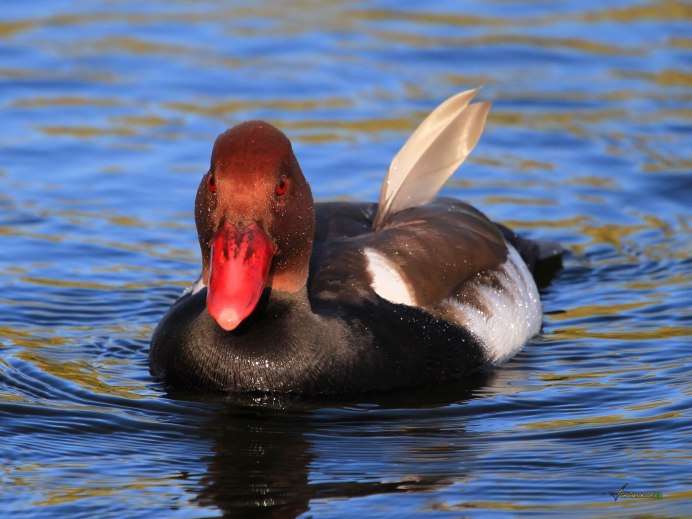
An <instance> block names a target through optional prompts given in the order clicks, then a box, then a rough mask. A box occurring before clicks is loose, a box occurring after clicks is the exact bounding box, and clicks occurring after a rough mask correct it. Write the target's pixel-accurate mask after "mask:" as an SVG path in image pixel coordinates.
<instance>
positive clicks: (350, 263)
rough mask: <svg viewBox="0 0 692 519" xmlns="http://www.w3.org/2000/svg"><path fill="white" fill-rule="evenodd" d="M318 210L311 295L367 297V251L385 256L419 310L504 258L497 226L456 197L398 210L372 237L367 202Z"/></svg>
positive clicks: (499, 262)
mask: <svg viewBox="0 0 692 519" xmlns="http://www.w3.org/2000/svg"><path fill="white" fill-rule="evenodd" d="M319 205H321V204H319ZM319 205H318V210H317V217H318V219H317V223H318V230H317V238H318V239H317V240H316V244H315V245H316V247H315V252H314V254H313V261H312V266H311V279H310V282H309V289H310V292H311V295H312V296H315V297H323V298H332V297H337V294H341V295H339V296H338V297H343V296H345V295H346V294H350V295H352V296H353V297H373V295H372V289H371V288H370V284H371V281H372V279H371V277H370V274H369V273H368V269H367V258H366V255H365V251H368V250H374V251H376V252H377V253H379V254H380V255H382V256H383V257H385V258H387V260H388V262H390V263H391V265H392V266H393V267H394V268H395V269H396V270H397V271H398V272H399V274H400V275H401V276H402V277H404V278H405V281H406V282H407V283H408V285H409V287H408V288H409V290H410V291H412V292H413V293H414V294H415V301H416V306H421V307H424V306H429V305H434V304H437V303H439V302H440V301H442V300H443V299H445V298H446V297H448V296H449V295H450V293H451V292H452V291H453V289H454V288H455V287H457V286H458V285H459V284H460V283H462V282H463V281H464V280H466V279H468V278H470V277H471V276H474V275H476V274H477V273H478V272H481V271H483V270H488V269H493V268H496V267H497V266H498V265H500V264H501V263H502V262H503V261H504V260H505V258H506V256H507V247H506V245H505V241H504V238H503V236H502V233H501V232H500V231H499V229H498V228H497V227H496V226H495V225H494V224H493V223H492V222H491V221H490V220H488V219H487V218H486V217H485V216H484V215H483V214H482V213H481V212H479V211H477V210H476V209H474V208H473V207H471V206H470V205H468V204H465V203H463V202H460V201H458V200H453V199H444V198H443V199H438V200H436V201H434V202H432V203H429V204H426V205H423V206H418V207H414V208H409V209H405V210H403V211H400V212H398V213H396V214H394V215H390V217H389V218H388V220H387V222H386V224H385V225H384V226H383V227H382V228H381V229H380V230H378V231H376V232H372V230H371V229H368V225H371V224H372V216H371V215H372V214H374V210H373V209H374V208H373V204H369V205H366V204H362V205H361V204H356V205H350V204H349V206H350V208H349V207H346V206H341V207H337V206H332V207H324V206H323V207H322V208H320V207H319ZM327 205H331V204H327ZM360 231H362V232H360Z"/></svg>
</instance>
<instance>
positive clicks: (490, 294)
mask: <svg viewBox="0 0 692 519" xmlns="http://www.w3.org/2000/svg"><path fill="white" fill-rule="evenodd" d="M507 248H508V249H509V254H508V255H507V260H506V261H505V262H504V263H503V264H502V265H500V266H499V267H498V268H497V270H496V274H497V277H498V279H499V281H500V285H501V288H494V287H489V286H486V285H482V284H478V285H477V287H476V288H477V290H478V292H479V295H480V297H479V299H480V302H481V304H482V306H485V307H486V308H488V312H487V314H486V312H485V311H483V310H479V309H478V308H476V307H474V306H473V305H471V304H468V303H465V302H464V301H459V300H458V299H447V300H446V301H445V303H446V304H447V305H449V306H450V307H451V308H452V310H453V311H454V313H455V315H456V317H457V322H458V323H459V324H461V325H462V326H464V327H465V328H467V329H468V330H469V331H471V332H472V333H474V334H475V335H476V336H477V337H478V338H479V339H480V340H481V342H482V343H483V347H484V348H485V351H486V355H487V356H488V358H489V359H490V361H491V362H492V363H493V364H500V363H502V362H504V361H505V360H507V359H509V358H511V357H512V356H514V355H515V354H516V353H517V352H518V351H519V350H521V348H522V347H523V346H524V344H526V342H527V341H528V340H529V339H530V338H531V337H533V336H534V335H536V334H537V333H538V332H539V331H540V330H541V322H542V314H543V311H542V308H541V300H540V298H539V296H538V289H537V288H536V283H535V282H534V280H533V277H532V276H531V273H530V272H529V269H528V268H527V266H526V264H525V263H524V261H523V260H522V259H521V256H519V253H518V252H517V251H516V249H515V248H514V247H512V246H511V245H509V244H507Z"/></svg>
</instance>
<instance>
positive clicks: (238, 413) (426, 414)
mask: <svg viewBox="0 0 692 519" xmlns="http://www.w3.org/2000/svg"><path fill="white" fill-rule="evenodd" d="M494 378H495V373H484V374H479V375H476V376H474V377H472V378H470V379H467V380H465V381H463V382H460V383H455V384H453V385H445V386H441V387H436V388H426V389H417V390H402V391H397V392H390V393H387V394H371V395H359V396H357V397H354V396H351V397H344V398H342V399H339V400H334V399H333V398H332V399H330V400H316V399H311V400H306V399H301V398H298V397H285V396H274V395H272V396H268V395H232V396H223V397H220V396H205V397H200V396H199V395H198V396H193V395H190V394H187V395H183V394H180V393H177V394H175V395H169V396H172V397H173V398H182V399H185V400H187V401H188V402H189V401H190V400H198V401H199V400H203V401H205V402H209V401H210V400H211V401H216V402H218V403H220V404H221V406H220V408H219V409H218V411H217V412H215V414H214V415H213V417H212V419H211V420H210V421H209V422H208V423H204V424H201V426H200V431H199V433H200V435H201V436H202V437H203V438H204V439H208V440H211V442H212V445H213V451H214V454H213V455H212V456H210V457H209V458H208V459H205V460H203V461H204V462H205V463H206V464H207V466H208V468H207V472H206V474H204V475H203V476H202V477H201V478H200V480H199V489H198V491H197V497H196V499H195V502H196V503H197V504H198V505H200V506H203V507H205V508H212V507H213V508H218V509H219V510H221V511H222V512H223V514H224V516H225V517H250V516H252V517H295V516H297V515H300V514H302V513H305V512H306V511H308V510H309V509H310V503H311V501H312V500H315V499H345V498H353V497H365V496H371V495H377V494H394V493H406V492H426V491H430V490H433V489H435V488H438V487H440V486H443V485H447V484H450V483H451V477H450V473H449V467H448V466H446V467H435V466H434V463H433V464H432V465H431V463H429V462H425V463H423V464H421V462H420V461H417V462H412V463H408V462H407V460H406V459H402V460H400V461H401V463H402V464H403V465H404V466H405V470H404V472H402V473H401V474H396V473H389V474H387V470H388V469H387V463H383V462H382V460H381V459H378V458H379V457H380V456H381V455H382V452H383V450H389V448H390V446H391V447H392V448H394V450H395V451H396V448H397V445H398V448H399V449H402V453H403V454H404V455H406V454H407V450H406V448H405V447H402V445H404V444H407V443H411V440H416V439H419V438H420V437H421V436H423V437H426V435H430V436H431V437H435V436H436V435H438V434H439V431H438V430H437V429H435V428H434V427H433V428H432V429H430V430H428V429H426V428H425V427H417V426H418V424H420V420H421V419H423V420H426V419H427V422H426V423H429V422H430V421H432V422H433V423H434V422H435V419H442V420H445V418H446V417H449V416H452V417H454V416H455V415H456V414H458V412H459V411H458V409H459V406H458V404H462V403H465V402H468V401H469V400H471V399H473V398H474V395H475V393H476V392H477V390H479V389H481V388H487V387H488V386H490V385H492V382H493V379H494ZM457 421H462V426H461V428H460V430H459V431H458V438H457V439H458V440H459V442H458V443H455V446H453V447H452V448H453V449H457V450H464V448H463V446H464V445H467V444H468V442H467V441H465V440H464V430H463V419H460V418H458V417H457ZM370 436H372V438H373V441H374V444H372V445H371V446H370V443H371V442H370V441H369V440H368V439H367V437H370ZM455 436H457V433H455ZM364 437H366V440H365V441H366V445H363V444H362V442H363V441H364V440H363V438H364ZM383 437H384V440H383ZM383 441H384V442H386V443H385V444H386V446H387V448H386V449H385V448H384V444H383V443H382V442H383ZM389 442H392V443H389ZM397 442H398V443H397ZM413 443H415V441H414V442H413ZM423 443H426V444H427V443H428V441H427V440H426V441H425V442H423ZM349 444H350V445H349ZM445 448H446V449H448V448H449V447H445ZM325 452H326V454H325ZM468 455H469V454H468V453H465V452H462V453H460V452H454V453H451V454H450V456H451V457H452V458H459V457H462V458H465V456H468ZM447 456H448V455H447V452H446V451H445V452H444V453H443V457H447ZM344 457H346V458H347V459H346V460H344ZM325 458H326V459H325ZM317 461H321V462H327V463H333V462H336V463H339V462H342V461H344V462H345V463H344V464H343V465H344V466H343V467H342V468H343V470H341V471H340V472H339V476H338V477H337V478H330V477H324V476H322V479H326V481H320V480H319V479H320V475H319V474H317V475H315V474H311V469H312V467H313V464H314V463H315V462H317ZM373 464H377V465H378V466H380V468H381V469H382V471H376V472H374V473H373V472H372V470H369V471H367V472H366V471H365V470H364V469H363V467H372V466H373ZM380 464H381V465H380ZM454 466H455V469H456V470H455V473H454V478H455V479H456V478H459V477H464V476H465V474H463V473H460V471H461V470H463V469H461V467H459V466H458V465H457V464H456V463H455V464H454ZM359 467H361V468H360V469H359ZM417 467H420V469H421V470H420V473H416V472H415V470H416V468H417Z"/></svg>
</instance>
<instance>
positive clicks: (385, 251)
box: [150, 92, 559, 394]
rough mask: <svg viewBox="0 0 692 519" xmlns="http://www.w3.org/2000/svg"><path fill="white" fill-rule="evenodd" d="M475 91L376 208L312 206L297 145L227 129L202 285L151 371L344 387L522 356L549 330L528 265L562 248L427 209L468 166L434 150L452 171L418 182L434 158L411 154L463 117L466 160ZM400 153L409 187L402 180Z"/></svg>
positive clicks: (168, 332) (177, 311) (216, 381)
mask: <svg viewBox="0 0 692 519" xmlns="http://www.w3.org/2000/svg"><path fill="white" fill-rule="evenodd" d="M473 93H474V92H470V93H469V92H467V93H464V94H460V95H459V96H456V97H455V98H452V99H451V100H450V101H448V102H447V103H445V104H444V105H442V107H440V108H438V110H436V112H439V111H440V109H441V108H444V107H445V105H448V104H449V103H450V102H451V101H454V100H455V99H456V100H457V102H459V99H460V98H462V96H465V97H463V98H462V99H461V103H462V104H463V106H461V105H457V106H456V107H455V106H452V109H453V110H452V111H453V112H454V113H453V114H452V115H453V117H452V116H449V115H447V114H443V115H442V116H440V114H439V113H438V114H437V116H436V112H433V114H432V115H431V116H430V117H429V118H428V120H426V122H424V123H423V124H422V125H421V127H420V128H419V129H418V130H417V132H416V133H414V135H413V136H412V138H411V139H410V140H409V143H407V145H406V146H405V147H404V148H403V149H402V151H401V152H400V153H399V154H398V155H397V157H395V160H394V161H393V164H392V167H390V173H389V175H388V178H387V182H386V185H385V188H384V189H383V196H382V199H381V201H380V204H379V205H378V204H350V203H324V204H315V205H313V204H312V198H311V195H310V192H309V187H307V183H306V182H305V180H304V178H303V177H302V173H301V172H300V168H299V166H298V165H297V161H295V157H294V156H293V153H292V151H291V150H290V143H288V140H287V139H286V138H285V137H284V136H283V134H281V133H280V132H278V130H276V129H274V128H273V127H271V126H270V125H267V123H260V122H254V123H245V125H241V126H238V127H235V128H233V129H231V130H229V131H228V132H226V133H225V134H223V135H222V136H221V137H220V138H219V139H218V140H217V143H216V145H215V148H214V154H213V155H212V166H211V168H210V172H209V173H207V175H205V179H203V181H202V183H201V184H200V189H199V191H198V196H197V211H196V219H197V226H198V232H199V234H200V244H201V247H202V256H203V268H202V276H201V278H200V280H199V281H198V282H197V283H196V284H195V285H194V286H193V287H191V289H190V290H188V291H187V293H185V294H184V295H183V296H182V297H181V298H180V299H179V300H178V301H176V303H174V305H173V306H172V307H171V309H170V311H169V312H168V314H167V315H166V316H165V317H164V318H163V320H162V321H161V323H159V325H158V327H157V329H156V331H155V333H154V337H153V339H152V344H151V352H150V365H151V370H152V373H154V374H155V375H158V376H160V377H162V378H163V379H164V380H165V381H166V382H167V383H168V384H169V385H171V386H174V387H186V388H197V389H214V390H226V391H277V392H299V393H308V394H317V393H344V392H358V391H367V390H382V389H389V388H394V387H404V386H414V385H430V384H436V383H440V382H444V381H449V380H454V379H459V378H462V377H464V376H466V375H468V374H470V373H472V372H475V371H478V370H479V369H481V368H483V367H485V366H488V365H492V364H497V363H499V362H502V361H504V360H506V359H507V358H509V357H511V356H512V355H513V354H514V353H516V352H517V351H518V350H519V349H520V348H521V347H522V346H523V345H524V344H525V343H526V341H527V340H528V339H530V338H531V337H532V336H534V335H535V334H536V333H538V331H539V330H540V326H541V304H540V300H539V297H538V291H537V289H536V285H535V283H534V280H533V278H532V274H531V272H532V270H533V268H534V266H535V265H536V264H537V262H540V261H541V260H544V259H545V258H546V257H548V256H554V255H558V254H559V250H558V249H553V250H548V249H546V248H545V247H541V246H539V245H538V244H536V243H534V242H531V241H529V240H524V239H521V238H518V237H517V236H515V235H514V234H513V233H511V231H509V230H507V229H505V228H503V227H501V226H498V225H496V224H493V223H492V222H491V221H490V220H488V219H487V218H486V217H485V216H484V215H483V214H482V213H480V212H479V211H477V210H476V209H474V208H473V207H471V206H469V205H468V204H465V203H463V202H460V201H458V200H453V199H438V200H435V201H432V202H430V201H429V200H431V199H432V198H433V197H434V195H435V193H436V192H437V190H438V189H439V186H440V185H441V184H442V183H443V182H444V180H446V178H447V176H449V174H451V172H453V170H455V169H456V168H457V167H458V162H459V157H458V156H456V158H455V157H452V159H453V160H450V157H449V156H443V157H440V153H439V151H437V152H436V153H435V157H433V158H432V159H431V158H430V157H428V158H427V159H426V160H427V164H430V161H431V160H432V162H433V163H434V162H435V160H441V161H442V162H443V163H444V166H445V170H444V171H443V172H442V173H441V174H440V169H441V168H440V167H439V165H438V167H437V168H436V167H435V164H433V165H432V169H433V172H434V173H435V172H436V174H435V175H433V176H432V180H431V181H429V182H423V184H421V180H420V178H423V179H424V180H426V177H424V176H421V173H420V171H419V170H420V167H418V166H419V164H420V163H421V160H420V159H421V158H423V159H425V158H426V157H425V153H422V154H421V153H419V154H418V155H416V154H415V153H412V151H411V150H412V148H411V142H412V141H413V145H414V147H416V146H418V147H419V148H420V147H421V146H420V142H416V139H418V141H420V139H421V138H423V139H425V144H426V145H425V146H424V147H423V152H425V151H429V150H430V149H432V150H433V151H435V149H434V148H435V146H438V147H440V146H441V144H440V143H437V142H436V141H435V138H436V137H439V135H441V134H442V135H443V137H444V132H445V131H450V130H448V128H449V127H452V126H453V125H454V124H457V125H461V128H452V129H453V130H454V132H452V133H453V135H456V136H457V137H458V134H459V131H460V129H461V130H462V133H465V135H466V136H465V138H466V141H465V142H464V146H463V148H464V149H462V150H461V152H460V153H459V154H457V155H460V156H461V160H463V158H465V156H466V155H467V154H468V152H469V151H470V149H472V148H473V146H474V145H475V141H476V140H477V139H478V136H479V135H480V132H481V130H482V126H483V122H484V121H485V115H486V113H487V108H488V106H487V105H486V104H475V105H468V101H470V98H471V97H472V95H473ZM467 105H468V106H467ZM443 111H444V110H443ZM445 117H446V118H447V119H446V120H445ZM460 117H466V120H462V121H461V122H458V119H459V118H460ZM430 119H432V121H431V120H430ZM426 124H427V126H426ZM469 127H471V128H472V130H473V131H470V130H469ZM431 128H432V130H431ZM421 132H422V133H423V136H422V137H421V135H420V134H421ZM426 132H427V133H428V134H433V135H432V137H433V139H432V144H431V143H430V135H425V133H426ZM470 133H471V134H472V135H471V136H470V137H469V134H470ZM445 138H446V139H448V138H450V137H445ZM258 143H259V144H258ZM442 144H444V143H442ZM414 151H415V150H414ZM402 157H403V161H404V162H405V163H406V164H405V165H406V166H407V167H406V168H405V169H406V171H405V172H404V178H403V179H402V178H397V177H396V176H393V175H392V170H396V169H398V168H399V167H401V164H400V163H401V160H402ZM397 160H399V163H397V162H396V161H397ZM423 162H424V163H425V162H426V161H423ZM417 168H418V169H417ZM450 169H451V172H450V171H448V170H450ZM416 176H418V177H419V178H418V179H416ZM442 176H444V179H443V180H442V181H440V178H441V177H442ZM222 178H223V179H224V180H223V182H221V179H222ZM411 179H413V184H412V185H411V184H410V183H411ZM407 182H409V185H408V186H407ZM390 184H398V186H396V187H395V188H394V189H393V190H391V189H389V186H390ZM438 184H439V185H438ZM233 187H236V188H242V189H233ZM222 189H224V191H223V195H222ZM257 193H263V194H264V198H265V199H266V200H265V201H264V204H262V203H260V201H259V198H260V197H259V196H256V194H257ZM267 193H270V194H269V196H267ZM253 195H254V196H253ZM272 195H273V196H272ZM287 195H290V196H287ZM517 249H518V250H519V252H518V251H517ZM207 287H209V288H207Z"/></svg>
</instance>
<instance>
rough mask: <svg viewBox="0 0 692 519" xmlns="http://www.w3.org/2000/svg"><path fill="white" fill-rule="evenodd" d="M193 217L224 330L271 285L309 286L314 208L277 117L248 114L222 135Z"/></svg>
mask: <svg viewBox="0 0 692 519" xmlns="http://www.w3.org/2000/svg"><path fill="white" fill-rule="evenodd" d="M195 222H196V224H197V234H198V236H199V244H200V247H201V249H202V277H203V280H204V283H205V284H206V286H207V287H208V291H207V310H208V311H209V313H210V314H211V315H212V317H213V318H214V319H215V320H216V322H217V323H218V324H219V326H221V327H222V328H223V329H225V330H233V329H235V328H236V327H237V326H238V325H239V324H240V323H241V322H242V321H243V320H244V319H245V318H246V317H248V316H249V315H250V314H251V313H252V311H253V310H254V309H255V306H256V305H257V302H258V301H259V299H260V296H261V295H262V292H263V291H264V289H265V288H268V287H269V288H271V289H272V290H279V291H284V292H297V291H299V290H301V289H302V288H303V287H305V284H306V282H307V277H308V266H309V261H310V254H311V252H312V241H313V235H314V230H315V207H314V203H313V200H312V193H311V191H310V186H309V185H308V183H307V181H306V180H305V177H304V176H303V172H302V171H301V169H300V166H299V165H298V161H297V160H296V157H295V155H294V154H293V149H292V147H291V142H290V141H289V140H288V138H287V137H286V136H285V135H284V134H283V133H282V132H280V131H279V130H278V129H276V128H275V127H274V126H272V125H271V124H269V123H266V122H264V121H249V122H245V123H242V124H239V125H237V126H234V127H233V128H231V129H229V130H227V131H225V132H224V133H222V134H221V135H219V137H218V138H217V139H216V142H215V143H214V149H213V150H212V153H211V165H210V167H209V171H208V172H207V173H206V174H205V175H204V177H203V178H202V181H201V182H200V185H199V188H198V190H197V198H196V200H195Z"/></svg>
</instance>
